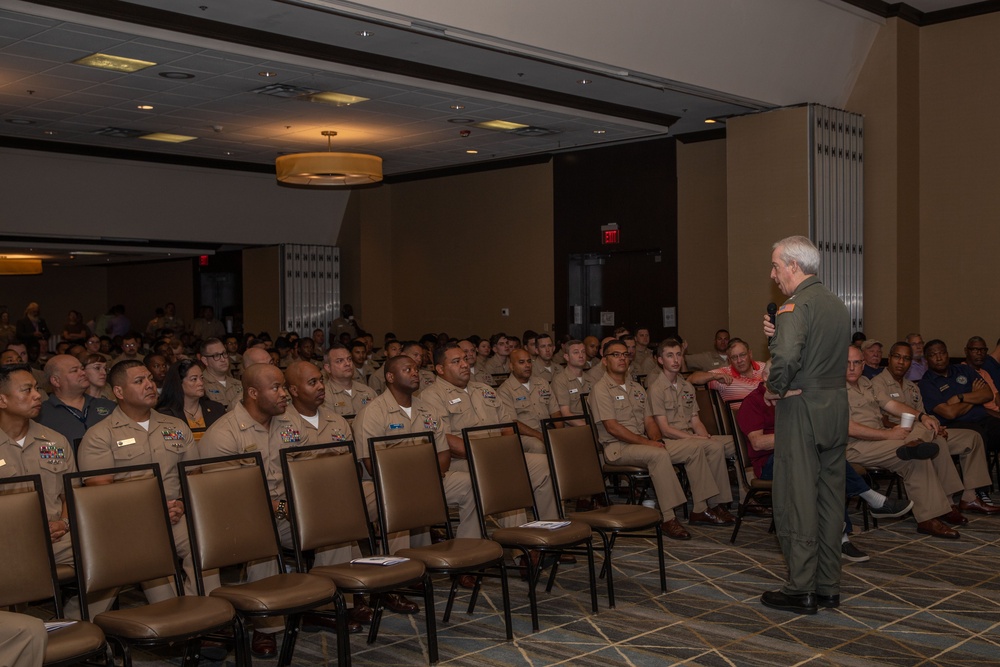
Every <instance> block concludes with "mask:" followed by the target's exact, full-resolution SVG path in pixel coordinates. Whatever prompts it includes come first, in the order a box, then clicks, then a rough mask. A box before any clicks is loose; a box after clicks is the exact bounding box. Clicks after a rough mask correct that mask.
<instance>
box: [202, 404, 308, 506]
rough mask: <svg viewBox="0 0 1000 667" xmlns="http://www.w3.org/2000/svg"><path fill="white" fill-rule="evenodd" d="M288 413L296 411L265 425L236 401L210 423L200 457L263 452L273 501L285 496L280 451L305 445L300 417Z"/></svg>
mask: <svg viewBox="0 0 1000 667" xmlns="http://www.w3.org/2000/svg"><path fill="white" fill-rule="evenodd" d="M288 412H295V408H290V409H289V410H288V411H287V412H286V414H283V415H278V416H276V417H271V423H270V425H269V426H268V428H264V426H263V425H262V424H261V423H260V422H258V421H257V420H255V419H254V418H253V417H251V416H250V413H249V412H247V409H246V408H245V407H243V404H242V403H237V404H236V405H235V406H234V407H233V409H232V410H230V411H229V412H227V413H226V414H224V415H222V417H220V418H219V420H218V421H217V422H215V423H214V424H212V425H211V426H209V427H208V430H207V431H205V435H203V436H202V437H201V440H200V441H199V443H198V449H199V450H200V451H201V458H206V459H207V458H212V457H215V456H231V455H233V454H247V453H251V454H252V453H253V452H260V455H261V458H262V459H263V461H264V473H265V475H266V476H267V490H268V493H269V494H270V496H271V500H279V499H281V498H284V497H285V478H284V476H283V475H282V474H281V453H280V452H281V450H282V449H284V448H286V447H298V446H300V445H303V444H305V443H304V442H303V436H302V431H301V429H300V427H299V420H298V416H297V415H296V417H294V418H293V417H292V416H290V415H289V414H288ZM231 465H234V466H235V465H237V464H231Z"/></svg>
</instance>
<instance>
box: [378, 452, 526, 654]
mask: <svg viewBox="0 0 1000 667" xmlns="http://www.w3.org/2000/svg"><path fill="white" fill-rule="evenodd" d="M368 449H369V455H370V457H371V463H372V470H373V472H374V477H375V495H376V497H377V499H378V506H379V528H380V530H381V534H382V545H383V548H384V549H385V550H386V551H388V548H389V544H388V542H389V539H388V536H389V535H391V534H392V533H395V532H398V531H401V530H412V529H416V528H424V527H426V526H435V525H443V526H444V530H445V534H446V536H447V539H446V540H444V541H443V542H438V543H436V544H431V545H429V546H425V547H414V548H410V549H401V550H400V551H399V552H397V554H396V555H399V556H404V557H406V558H411V559H413V560H418V561H420V562H422V563H423V564H424V567H426V568H427V571H428V572H430V573H432V574H446V575H449V576H450V577H451V578H452V584H451V591H450V593H449V597H448V605H447V607H446V608H445V613H444V618H443V620H444V622H445V623H447V622H448V619H449V618H450V616H451V607H452V602H453V601H454V598H455V592H456V590H457V588H458V578H459V576H461V575H464V574H472V575H475V576H476V577H477V579H478V577H482V576H499V578H500V585H501V587H502V594H503V612H504V623H505V624H506V630H507V639H513V636H514V635H513V629H512V628H511V618H510V592H509V590H508V587H507V566H506V564H505V563H504V553H503V547H501V546H500V545H499V544H497V543H496V542H494V541H493V540H486V539H479V538H454V537H452V530H451V523H450V522H449V520H448V506H447V504H446V500H445V495H444V488H443V487H442V485H441V472H440V468H439V467H438V455H437V451H436V450H435V447H434V435H433V434H430V433H400V434H399V435H392V436H383V437H379V438H370V439H369V440H368ZM491 570H499V575H493V574H492V572H491ZM478 592H479V585H478V581H477V585H476V588H475V589H474V590H473V593H472V599H471V601H470V603H469V613H472V611H473V610H474V608H475V604H476V597H477V594H478Z"/></svg>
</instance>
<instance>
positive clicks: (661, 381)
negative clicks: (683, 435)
mask: <svg viewBox="0 0 1000 667" xmlns="http://www.w3.org/2000/svg"><path fill="white" fill-rule="evenodd" d="M694 391H695V390H694V385H692V384H691V383H690V382H688V381H687V380H685V379H684V378H682V377H681V376H680V375H678V376H677V380H676V381H675V382H674V383H673V384H670V383H669V382H668V381H667V376H666V375H664V374H663V373H660V374H659V375H657V376H656V378H655V379H654V380H653V382H652V384H650V385H649V403H650V408H651V409H652V411H653V416H654V417H666V418H667V423H669V424H670V426H671V427H673V428H676V429H678V430H680V431H685V432H687V433H694V429H693V428H691V419H692V418H693V417H694V416H695V415H697V414H698V401H697V399H696V398H695V394H694Z"/></svg>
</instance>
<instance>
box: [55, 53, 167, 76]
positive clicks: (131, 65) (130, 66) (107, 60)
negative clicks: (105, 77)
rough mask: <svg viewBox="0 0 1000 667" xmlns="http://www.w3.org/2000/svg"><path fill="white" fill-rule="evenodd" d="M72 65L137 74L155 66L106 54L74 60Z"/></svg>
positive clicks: (152, 63)
mask: <svg viewBox="0 0 1000 667" xmlns="http://www.w3.org/2000/svg"><path fill="white" fill-rule="evenodd" d="M73 63H74V64H76V65H86V66H87V67H97V68H99V69H109V70H112V71H115V72H138V71H139V70H141V69H146V68H147V67H152V66H153V65H155V64H156V63H154V62H150V61H148V60H137V59H135V58H123V57H121V56H109V55H107V54H106V53H92V54H91V55H89V56H85V57H83V58H80V59H79V60H74V61H73Z"/></svg>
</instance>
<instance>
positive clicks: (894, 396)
mask: <svg viewBox="0 0 1000 667" xmlns="http://www.w3.org/2000/svg"><path fill="white" fill-rule="evenodd" d="M889 398H899V394H889Z"/></svg>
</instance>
